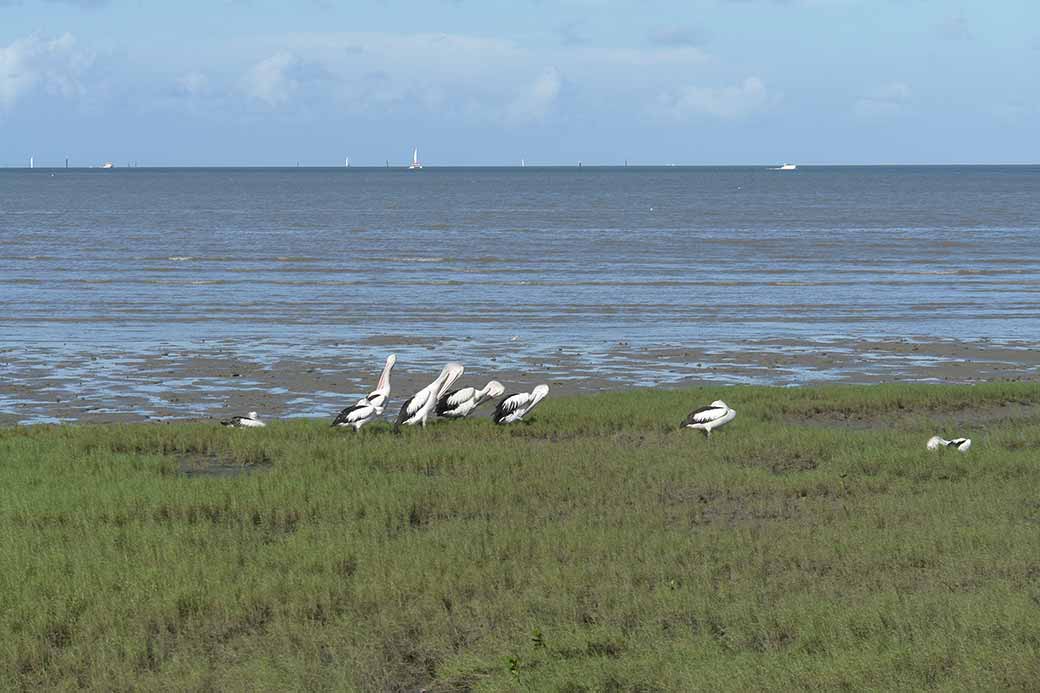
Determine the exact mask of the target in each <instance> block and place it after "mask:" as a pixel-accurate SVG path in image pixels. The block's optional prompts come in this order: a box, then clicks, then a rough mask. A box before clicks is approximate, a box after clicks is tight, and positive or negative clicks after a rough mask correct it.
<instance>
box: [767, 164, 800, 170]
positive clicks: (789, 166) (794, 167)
mask: <svg viewBox="0 0 1040 693" xmlns="http://www.w3.org/2000/svg"><path fill="white" fill-rule="evenodd" d="M769 170H770V171H797V170H798V166H797V165H796V164H784V165H783V166H777V167H775V168H771V169H769Z"/></svg>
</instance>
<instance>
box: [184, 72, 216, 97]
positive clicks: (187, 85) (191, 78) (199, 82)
mask: <svg viewBox="0 0 1040 693" xmlns="http://www.w3.org/2000/svg"><path fill="white" fill-rule="evenodd" d="M177 90H178V91H179V92H180V93H181V94H183V95H185V96H202V95H203V94H205V93H206V92H208V91H209V78H208V77H206V75H204V74H202V73H201V72H189V73H188V74H185V75H181V76H180V77H178V78H177Z"/></svg>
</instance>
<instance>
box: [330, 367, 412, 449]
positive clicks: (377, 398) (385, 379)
mask: <svg viewBox="0 0 1040 693" xmlns="http://www.w3.org/2000/svg"><path fill="white" fill-rule="evenodd" d="M395 363H397V354H390V355H389V356H387V357H386V365H385V366H383V372H382V373H381V374H380V376H379V382H378V383H377V384H376V389H375V390H373V391H372V392H370V393H368V395H367V396H365V397H362V398H361V399H359V400H358V402H357V404H355V405H353V406H350V407H347V408H346V409H344V410H343V411H341V412H340V413H339V414H338V415H337V416H336V418H335V419H334V420H333V422H332V425H333V426H353V427H354V430H355V431H357V430H360V429H361V427H362V426H364V425H365V424H367V423H368V422H369V421H372V420H373V419H377V418H379V417H380V416H382V415H383V409H384V408H385V407H386V402H387V400H388V399H389V398H390V371H392V370H393V369H394V364H395Z"/></svg>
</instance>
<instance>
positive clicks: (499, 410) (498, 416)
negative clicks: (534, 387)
mask: <svg viewBox="0 0 1040 693" xmlns="http://www.w3.org/2000/svg"><path fill="white" fill-rule="evenodd" d="M522 394H523V393H522V392H514V393H512V394H510V395H506V396H505V397H503V398H502V399H500V400H498V406H497V407H495V413H494V414H492V415H491V418H492V419H494V420H495V423H501V422H502V419H504V418H506V417H507V416H509V415H510V414H512V413H513V412H514V411H516V410H517V409H519V408H520V407H521V406H522V405H521V404H520V403H519V402H516V401H513V402H510V400H511V399H512V398H513V397H516V396H517V395H522Z"/></svg>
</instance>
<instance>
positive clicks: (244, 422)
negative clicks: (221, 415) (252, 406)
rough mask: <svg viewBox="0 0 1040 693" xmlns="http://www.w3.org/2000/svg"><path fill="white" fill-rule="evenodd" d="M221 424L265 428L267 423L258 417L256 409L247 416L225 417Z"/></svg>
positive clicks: (234, 426) (235, 426)
mask: <svg viewBox="0 0 1040 693" xmlns="http://www.w3.org/2000/svg"><path fill="white" fill-rule="evenodd" d="M220 425H221V426H231V427H233V428H263V427H264V426H265V425H266V424H264V422H263V421H261V420H260V419H259V418H258V417H257V415H256V412H255V411H251V412H249V414H248V415H246V416H232V417H231V418H230V419H224V420H223V421H221V422H220Z"/></svg>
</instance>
